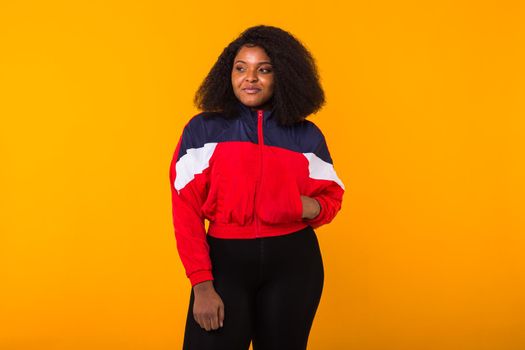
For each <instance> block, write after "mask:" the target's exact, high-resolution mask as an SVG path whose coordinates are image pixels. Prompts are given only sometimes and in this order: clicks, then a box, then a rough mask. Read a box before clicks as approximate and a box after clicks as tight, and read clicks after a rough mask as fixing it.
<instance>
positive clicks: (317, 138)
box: [264, 120, 332, 164]
mask: <svg viewBox="0 0 525 350" xmlns="http://www.w3.org/2000/svg"><path fill="white" fill-rule="evenodd" d="M268 124H269V127H268V128H265V129H264V143H265V144H266V145H269V146H276V147H281V148H285V149H288V150H291V151H295V152H300V153H314V154H315V155H316V156H317V157H319V158H321V159H322V160H324V161H325V162H327V163H330V164H332V158H331V157H330V152H329V151H328V147H327V145H326V141H325V137H324V135H323V133H322V132H321V130H320V129H319V128H318V127H317V125H315V124H314V123H313V122H311V121H309V120H303V121H302V122H300V123H297V124H295V125H293V126H279V125H277V124H276V123H274V122H273V121H272V120H269V121H268Z"/></svg>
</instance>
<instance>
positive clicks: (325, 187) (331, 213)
mask: <svg viewBox="0 0 525 350" xmlns="http://www.w3.org/2000/svg"><path fill="white" fill-rule="evenodd" d="M305 157H306V158H307V159H308V170H309V179H308V189H309V193H311V196H310V197H311V198H313V199H315V200H316V201H317V202H318V204H319V213H318V214H317V215H316V216H315V217H313V218H311V219H309V218H304V219H303V220H304V222H306V223H307V224H309V225H310V226H312V227H313V228H317V227H319V226H322V225H325V224H327V223H329V222H331V221H332V220H333V219H334V217H335V216H336V214H337V213H338V212H339V210H340V209H341V205H342V201H343V194H344V191H345V187H344V184H343V182H342V181H341V180H340V179H339V177H338V176H337V174H336V172H335V169H334V166H333V161H332V158H331V157H330V152H329V150H328V146H327V144H326V141H325V138H324V136H322V134H321V140H320V141H319V143H318V145H317V147H316V148H315V150H314V152H311V153H305Z"/></svg>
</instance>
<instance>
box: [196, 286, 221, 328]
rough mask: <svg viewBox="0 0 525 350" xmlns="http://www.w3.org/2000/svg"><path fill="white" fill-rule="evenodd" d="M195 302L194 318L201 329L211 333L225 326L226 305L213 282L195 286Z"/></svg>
mask: <svg viewBox="0 0 525 350" xmlns="http://www.w3.org/2000/svg"><path fill="white" fill-rule="evenodd" d="M193 292H194V294H195V300H194V303H193V317H194V318H195V321H197V323H198V324H199V325H200V326H201V328H204V329H206V330H207V331H210V330H212V329H218V328H219V326H220V327H222V326H223V322H224V304H223V302H222V299H221V297H220V296H219V294H217V292H216V291H215V288H214V287H213V282H212V281H204V282H201V283H198V284H196V285H194V286H193Z"/></svg>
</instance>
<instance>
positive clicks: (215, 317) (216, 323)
mask: <svg viewBox="0 0 525 350" xmlns="http://www.w3.org/2000/svg"><path fill="white" fill-rule="evenodd" d="M218 318H219V315H218V314H215V315H213V317H212V318H211V319H210V325H211V328H212V329H217V328H219V320H218Z"/></svg>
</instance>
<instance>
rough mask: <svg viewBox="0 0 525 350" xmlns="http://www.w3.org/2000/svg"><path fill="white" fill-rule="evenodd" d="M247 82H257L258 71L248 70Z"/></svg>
mask: <svg viewBox="0 0 525 350" xmlns="http://www.w3.org/2000/svg"><path fill="white" fill-rule="evenodd" d="M246 80H247V81H257V71H255V70H248V71H247V72H246Z"/></svg>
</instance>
